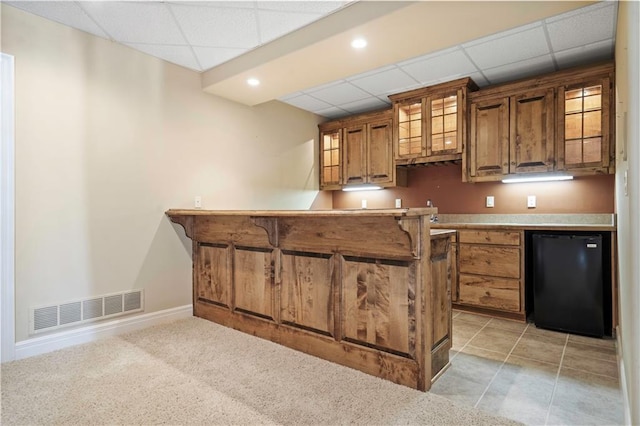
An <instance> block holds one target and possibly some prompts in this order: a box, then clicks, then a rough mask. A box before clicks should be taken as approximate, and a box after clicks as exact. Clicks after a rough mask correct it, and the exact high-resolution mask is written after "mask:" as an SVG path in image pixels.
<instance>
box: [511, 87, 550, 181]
mask: <svg viewBox="0 0 640 426" xmlns="http://www.w3.org/2000/svg"><path fill="white" fill-rule="evenodd" d="M553 101H554V91H553V89H547V90H542V91H538V92H531V93H525V94H520V95H516V96H512V97H511V100H510V102H511V107H510V116H511V126H510V127H511V128H510V132H511V136H510V143H511V147H510V157H511V165H510V168H509V171H510V173H531V172H547V171H552V170H553V167H554V157H555V145H554V130H553V129H554V114H553V110H554V107H553V104H554V102H553Z"/></svg>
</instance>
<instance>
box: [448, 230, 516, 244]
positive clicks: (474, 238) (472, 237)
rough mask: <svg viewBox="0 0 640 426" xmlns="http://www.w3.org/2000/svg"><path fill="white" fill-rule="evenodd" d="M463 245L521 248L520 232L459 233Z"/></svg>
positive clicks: (468, 231)
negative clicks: (494, 245)
mask: <svg viewBox="0 0 640 426" xmlns="http://www.w3.org/2000/svg"><path fill="white" fill-rule="evenodd" d="M459 233H460V242H461V243H472V244H501V245H505V246H519V245H520V232H519V231H512V232H505V231H482V230H481V231H473V230H467V231H459Z"/></svg>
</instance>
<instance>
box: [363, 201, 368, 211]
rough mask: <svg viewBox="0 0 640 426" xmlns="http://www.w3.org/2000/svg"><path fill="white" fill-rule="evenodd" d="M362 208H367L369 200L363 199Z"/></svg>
mask: <svg viewBox="0 0 640 426" xmlns="http://www.w3.org/2000/svg"><path fill="white" fill-rule="evenodd" d="M362 208H363V209H366V208H367V200H362Z"/></svg>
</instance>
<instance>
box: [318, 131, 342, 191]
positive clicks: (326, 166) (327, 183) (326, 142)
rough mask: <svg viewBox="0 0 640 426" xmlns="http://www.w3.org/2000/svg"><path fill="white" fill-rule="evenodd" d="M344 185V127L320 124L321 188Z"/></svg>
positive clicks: (336, 187) (334, 187)
mask: <svg viewBox="0 0 640 426" xmlns="http://www.w3.org/2000/svg"><path fill="white" fill-rule="evenodd" d="M341 185H342V129H341V128H331V126H325V127H322V125H321V126H320V189H340V186H341Z"/></svg>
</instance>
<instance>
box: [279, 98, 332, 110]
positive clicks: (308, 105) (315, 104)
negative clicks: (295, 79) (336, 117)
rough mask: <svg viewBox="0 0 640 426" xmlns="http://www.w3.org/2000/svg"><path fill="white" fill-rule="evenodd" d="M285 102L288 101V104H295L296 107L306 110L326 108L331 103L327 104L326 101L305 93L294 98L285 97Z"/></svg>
mask: <svg viewBox="0 0 640 426" xmlns="http://www.w3.org/2000/svg"><path fill="white" fill-rule="evenodd" d="M286 103H288V104H289V105H293V106H296V107H298V108H302V109H306V110H308V111H315V110H322V109H327V108H330V107H331V106H332V105H331V104H328V103H326V102H323V101H321V100H319V99H316V98H314V97H313V96H309V95H306V94H302V95H299V96H296V97H295V98H290V99H287V100H286Z"/></svg>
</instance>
